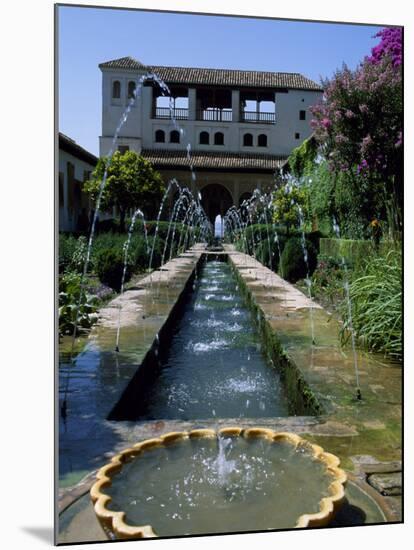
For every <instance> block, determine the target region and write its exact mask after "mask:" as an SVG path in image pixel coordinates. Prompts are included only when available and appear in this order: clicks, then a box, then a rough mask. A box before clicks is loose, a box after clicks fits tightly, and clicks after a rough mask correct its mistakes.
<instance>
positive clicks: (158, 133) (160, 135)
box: [155, 130, 165, 143]
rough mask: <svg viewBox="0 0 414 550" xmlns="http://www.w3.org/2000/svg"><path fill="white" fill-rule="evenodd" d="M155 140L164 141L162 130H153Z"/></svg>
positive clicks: (157, 141)
mask: <svg viewBox="0 0 414 550" xmlns="http://www.w3.org/2000/svg"><path fill="white" fill-rule="evenodd" d="M155 141H156V143H165V132H164V130H157V131H156V132H155Z"/></svg>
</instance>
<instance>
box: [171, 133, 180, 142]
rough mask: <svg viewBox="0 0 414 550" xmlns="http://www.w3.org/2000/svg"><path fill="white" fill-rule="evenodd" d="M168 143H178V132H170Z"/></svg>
mask: <svg viewBox="0 0 414 550" xmlns="http://www.w3.org/2000/svg"><path fill="white" fill-rule="evenodd" d="M170 143H180V132H177V130H173V131H172V132H170Z"/></svg>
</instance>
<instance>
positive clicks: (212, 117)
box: [196, 109, 233, 122]
mask: <svg viewBox="0 0 414 550" xmlns="http://www.w3.org/2000/svg"><path fill="white" fill-rule="evenodd" d="M196 119H197V120H205V121H206V122H232V120H233V113H232V111H231V110H223V109H199V110H198V111H197V114H196Z"/></svg>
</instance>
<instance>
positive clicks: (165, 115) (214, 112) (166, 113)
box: [152, 107, 276, 124]
mask: <svg viewBox="0 0 414 550" xmlns="http://www.w3.org/2000/svg"><path fill="white" fill-rule="evenodd" d="M172 117H174V118H175V119H176V120H188V119H189V110H188V109H178V108H176V109H169V107H156V108H155V109H154V111H153V115H152V118H158V119H164V120H170V119H171V118H172ZM196 120H203V121H206V122H232V121H233V112H232V111H231V110H222V109H199V110H197V112H196ZM240 122H253V123H254V122H255V123H259V124H275V122H276V114H275V113H261V112H257V111H242V112H241V113H240Z"/></svg>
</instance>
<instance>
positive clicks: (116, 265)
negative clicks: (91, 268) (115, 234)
mask: <svg viewBox="0 0 414 550" xmlns="http://www.w3.org/2000/svg"><path fill="white" fill-rule="evenodd" d="M132 265H133V262H132V259H131V256H130V255H129V258H128V259H127V268H126V272H125V282H127V281H129V280H130V278H131V274H132ZM123 270H124V252H123V250H119V249H117V248H107V249H103V250H101V251H100V252H99V253H98V255H97V258H96V272H97V274H98V277H99V280H100V281H101V283H104V284H106V285H108V286H109V287H111V288H113V289H114V290H117V291H119V290H121V283H122V274H123Z"/></svg>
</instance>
